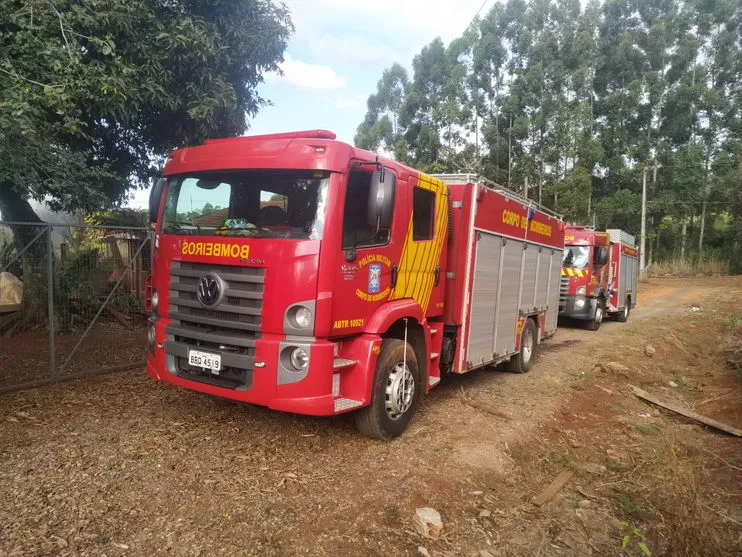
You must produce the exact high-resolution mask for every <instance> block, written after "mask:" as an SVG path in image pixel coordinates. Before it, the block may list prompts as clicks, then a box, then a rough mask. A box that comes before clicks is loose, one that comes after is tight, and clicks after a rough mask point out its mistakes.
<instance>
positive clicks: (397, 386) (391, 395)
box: [385, 362, 415, 420]
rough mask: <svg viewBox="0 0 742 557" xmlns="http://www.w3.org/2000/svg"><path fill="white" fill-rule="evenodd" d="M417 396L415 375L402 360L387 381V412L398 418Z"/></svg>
mask: <svg viewBox="0 0 742 557" xmlns="http://www.w3.org/2000/svg"><path fill="white" fill-rule="evenodd" d="M414 397H415V376H414V375H413V374H412V372H411V371H410V368H409V366H406V365H405V364H403V363H402V362H400V363H398V364H397V365H396V366H394V369H393V370H392V372H391V373H390V374H389V377H388V378H387V381H386V397H385V398H386V413H387V415H388V416H389V417H390V418H391V419H392V420H397V419H399V418H400V417H401V416H403V415H404V413H405V412H407V411H408V410H409V409H410V407H411V406H412V400H413V399H414Z"/></svg>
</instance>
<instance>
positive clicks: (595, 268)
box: [559, 225, 639, 331]
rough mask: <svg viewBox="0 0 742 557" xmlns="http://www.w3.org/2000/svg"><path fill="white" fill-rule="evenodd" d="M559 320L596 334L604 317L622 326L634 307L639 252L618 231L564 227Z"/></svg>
mask: <svg viewBox="0 0 742 557" xmlns="http://www.w3.org/2000/svg"><path fill="white" fill-rule="evenodd" d="M564 243H565V246H564V255H563V257H562V279H561V286H560V298H559V317H567V318H571V319H578V320H581V321H584V322H585V323H586V326H587V328H588V329H590V330H592V331H597V330H598V329H599V328H600V324H601V323H602V321H603V318H604V317H605V316H606V315H611V316H613V317H614V318H615V319H616V320H617V321H619V322H626V321H627V320H628V318H629V313H630V311H631V309H632V308H633V307H634V306H636V300H637V282H638V276H639V263H638V256H639V252H638V250H637V248H636V246H635V245H634V238H633V236H631V235H630V234H628V233H626V232H624V231H622V230H608V231H607V232H598V231H596V230H595V229H593V228H591V227H587V226H574V225H568V226H567V228H566V231H565V238H564Z"/></svg>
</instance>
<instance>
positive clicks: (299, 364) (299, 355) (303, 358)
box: [291, 310, 309, 370]
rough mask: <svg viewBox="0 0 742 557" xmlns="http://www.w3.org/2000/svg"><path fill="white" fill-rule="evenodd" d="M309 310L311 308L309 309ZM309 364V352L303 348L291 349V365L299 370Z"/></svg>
mask: <svg viewBox="0 0 742 557" xmlns="http://www.w3.org/2000/svg"><path fill="white" fill-rule="evenodd" d="M307 311H309V310H307ZM308 364H309V354H307V351H306V350H304V349H303V348H294V349H293V350H292V351H291V365H292V366H294V367H295V368H296V369H298V370H302V369H305V368H306V367H307V365H308Z"/></svg>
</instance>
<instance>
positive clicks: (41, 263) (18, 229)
mask: <svg viewBox="0 0 742 557" xmlns="http://www.w3.org/2000/svg"><path fill="white" fill-rule="evenodd" d="M0 212H2V216H3V219H4V220H5V221H6V222H16V223H21V222H25V223H31V224H27V225H21V224H14V225H9V228H10V229H11V230H12V231H13V241H14V243H15V245H16V249H17V250H18V251H19V252H20V251H21V250H23V249H24V248H26V247H27V246H29V244H31V242H33V244H32V245H31V246H30V247H28V249H26V251H25V252H24V253H23V255H22V256H21V268H22V274H21V276H20V277H19V278H20V279H21V280H22V281H23V309H22V312H23V316H22V317H21V323H22V324H21V325H20V326H16V327H15V330H16V331H20V330H22V329H23V328H25V327H27V326H31V325H36V324H38V323H43V322H44V321H46V320H47V307H48V287H47V284H48V282H47V280H48V277H47V270H48V260H47V257H53V254H50V253H48V251H49V250H48V234H51V230H49V229H46V230H45V227H44V226H34V225H33V223H41V222H42V221H41V219H40V218H39V216H38V215H37V214H36V213H35V212H34V210H33V208H32V207H31V205H30V204H29V202H28V201H27V200H26V199H24V198H23V197H21V196H20V195H18V194H17V193H16V191H15V190H14V189H13V188H12V187H11V186H10V184H7V183H0ZM40 232H43V233H42V234H41V235H40V236H39V237H38V238H36V236H37V235H39V233H40Z"/></svg>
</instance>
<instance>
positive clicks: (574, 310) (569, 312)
mask: <svg viewBox="0 0 742 557" xmlns="http://www.w3.org/2000/svg"><path fill="white" fill-rule="evenodd" d="M578 300H584V305H582V306H581V307H580V306H579V303H578ZM597 307H598V299H597V298H589V297H587V296H567V297H566V298H565V299H564V301H563V302H562V303H561V304H560V305H559V317H567V318H570V319H581V320H583V321H590V320H591V319H593V317H594V316H595V309H596V308H597Z"/></svg>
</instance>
